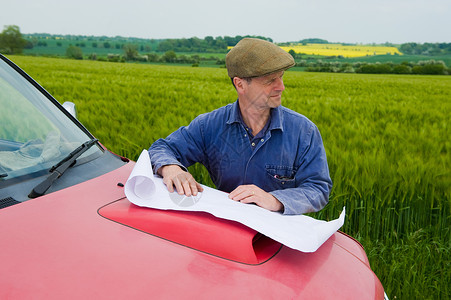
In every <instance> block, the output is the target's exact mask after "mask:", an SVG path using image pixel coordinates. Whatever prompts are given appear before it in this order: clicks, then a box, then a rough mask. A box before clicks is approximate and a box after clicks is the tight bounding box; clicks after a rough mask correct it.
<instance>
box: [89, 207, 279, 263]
mask: <svg viewBox="0 0 451 300" xmlns="http://www.w3.org/2000/svg"><path fill="white" fill-rule="evenodd" d="M98 213H99V214H100V215H101V216H103V217H104V218H107V219H109V220H111V221H114V222H117V223H120V224H122V225H125V226H128V227H131V228H134V229H136V230H140V231H143V232H145V233H148V234H151V235H154V236H157V237H160V238H163V239H166V240H169V241H172V242H174V243H177V244H181V245H184V246H186V247H189V248H192V249H196V250H199V251H202V252H205V253H208V254H211V255H215V256H218V257H222V258H225V259H229V260H233V261H236V262H241V263H245V264H252V265H256V264H261V263H264V262H266V261H267V260H269V259H270V258H271V257H273V256H274V255H275V254H276V253H277V252H278V251H279V250H280V248H281V247H282V245H281V244H280V243H278V242H276V241H274V240H272V239H270V238H268V237H266V236H264V235H262V234H260V233H259V232H257V231H255V230H254V229H251V228H249V227H247V226H245V225H243V224H241V223H238V222H235V221H230V220H224V219H220V218H216V217H215V216H213V215H211V214H209V213H206V212H189V211H175V210H158V209H153V208H147V207H139V206H136V205H134V204H132V203H130V202H129V201H128V200H127V199H122V200H119V201H115V202H113V203H110V204H108V205H106V206H103V207H102V208H100V209H99V210H98Z"/></svg>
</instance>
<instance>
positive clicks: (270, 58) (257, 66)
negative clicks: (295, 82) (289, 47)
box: [226, 38, 295, 78]
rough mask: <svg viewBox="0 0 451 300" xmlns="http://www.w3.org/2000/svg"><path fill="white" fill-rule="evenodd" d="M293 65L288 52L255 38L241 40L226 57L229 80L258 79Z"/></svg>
mask: <svg viewBox="0 0 451 300" xmlns="http://www.w3.org/2000/svg"><path fill="white" fill-rule="evenodd" d="M294 65H295V62H294V59H293V57H292V56H291V55H290V54H289V53H288V52H286V51H285V50H283V49H282V48H280V47H279V46H277V45H275V44H273V43H271V42H268V41H265V40H261V39H255V38H244V39H242V40H241V41H239V42H238V43H237V44H236V46H235V47H233V48H232V49H231V50H230V51H229V53H227V56H226V66H227V73H228V74H229V77H230V78H234V77H239V78H248V77H260V76H264V75H268V74H271V73H274V72H278V71H282V70H286V69H288V68H291V67H292V66H294Z"/></svg>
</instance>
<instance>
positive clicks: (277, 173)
mask: <svg viewBox="0 0 451 300" xmlns="http://www.w3.org/2000/svg"><path fill="white" fill-rule="evenodd" d="M265 168H266V175H267V176H268V177H270V178H271V182H272V183H273V184H275V185H276V187H278V188H279V189H286V188H293V187H295V184H296V180H295V178H294V175H295V173H296V172H295V170H294V169H293V167H290V166H276V165H266V166H265Z"/></svg>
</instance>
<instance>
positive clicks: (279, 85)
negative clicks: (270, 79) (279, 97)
mask: <svg viewBox="0 0 451 300" xmlns="http://www.w3.org/2000/svg"><path fill="white" fill-rule="evenodd" d="M276 90H278V91H283V90H285V85H284V84H283V79H282V78H277V79H276Z"/></svg>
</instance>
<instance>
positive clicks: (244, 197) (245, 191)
mask: <svg viewBox="0 0 451 300" xmlns="http://www.w3.org/2000/svg"><path fill="white" fill-rule="evenodd" d="M229 198H230V199H232V200H235V201H239V202H241V203H255V204H257V205H258V206H260V207H263V208H266V209H267V210H271V211H283V209H284V207H283V204H282V203H281V202H280V201H279V200H277V198H276V197H274V196H273V195H271V194H270V193H267V192H265V191H264V190H262V189H261V188H259V187H258V186H256V185H253V184H249V185H240V186H238V187H237V188H236V189H234V190H233V191H232V192H231V193H230V194H229Z"/></svg>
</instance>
